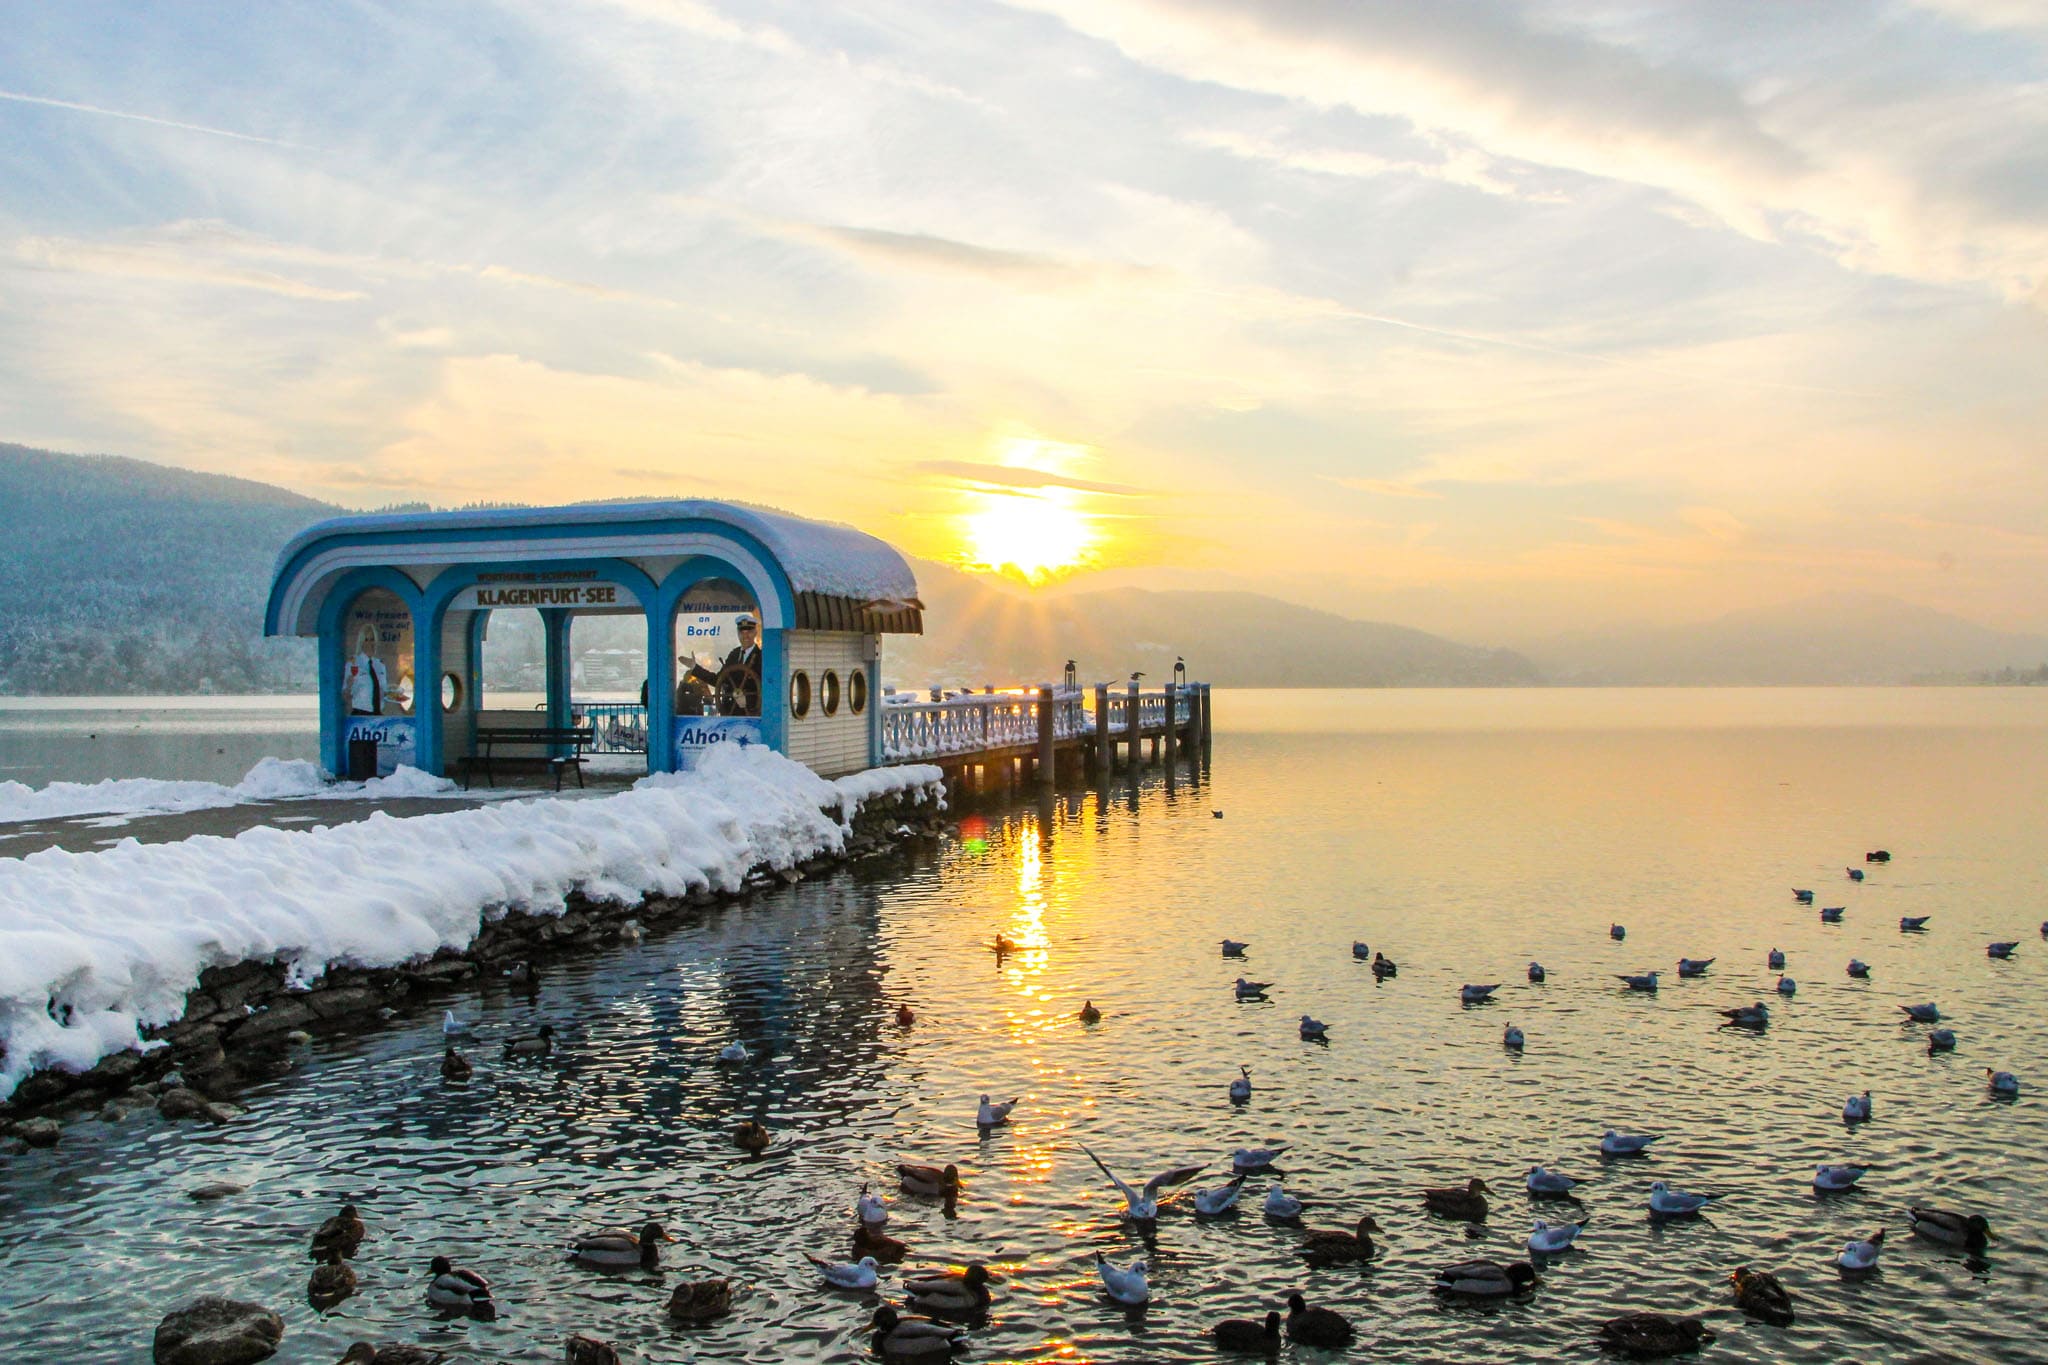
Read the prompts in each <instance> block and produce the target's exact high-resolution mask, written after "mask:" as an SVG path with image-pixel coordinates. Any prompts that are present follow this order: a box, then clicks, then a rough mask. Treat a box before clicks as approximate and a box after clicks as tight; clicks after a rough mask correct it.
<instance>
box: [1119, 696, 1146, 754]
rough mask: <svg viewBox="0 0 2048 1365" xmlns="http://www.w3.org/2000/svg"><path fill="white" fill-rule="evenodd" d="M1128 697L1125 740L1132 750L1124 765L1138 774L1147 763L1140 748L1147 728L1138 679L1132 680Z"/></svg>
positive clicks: (1125, 714) (1125, 712) (1125, 713)
mask: <svg viewBox="0 0 2048 1365" xmlns="http://www.w3.org/2000/svg"><path fill="white" fill-rule="evenodd" d="M1126 696H1127V698H1128V707H1127V709H1126V710H1125V711H1124V738H1125V740H1126V741H1128V742H1129V744H1130V750H1129V752H1128V753H1127V754H1126V755H1125V756H1124V765H1125V766H1126V767H1128V768H1130V769H1131V771H1133V772H1136V771H1137V770H1138V767H1139V765H1140V764H1142V763H1143V762H1144V761H1145V755H1144V753H1143V752H1142V750H1141V749H1140V748H1139V746H1140V745H1142V744H1143V743H1144V742H1145V727H1144V725H1143V724H1142V723H1141V722H1142V718H1143V716H1144V709H1143V708H1142V707H1140V706H1139V705H1138V680H1137V679H1136V678H1133V679H1131V688H1130V691H1129V692H1128V693H1127V694H1126Z"/></svg>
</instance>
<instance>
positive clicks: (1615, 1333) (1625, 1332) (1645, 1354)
mask: <svg viewBox="0 0 2048 1365" xmlns="http://www.w3.org/2000/svg"><path fill="white" fill-rule="evenodd" d="M1598 1336H1599V1338H1600V1344H1601V1345H1603V1346H1605V1347H1607V1348H1608V1349H1609V1350H1611V1351H1619V1352H1621V1353H1622V1354H1623V1355H1628V1356H1637V1357H1640V1358H1643V1359H1656V1358H1659V1357H1663V1356H1675V1355H1683V1354H1685V1353H1686V1352H1689V1351H1697V1350H1699V1348H1700V1347H1702V1346H1704V1345H1706V1344H1707V1343H1708V1342H1710V1341H1712V1340H1713V1339H1714V1334H1713V1333H1712V1332H1709V1331H1708V1330H1707V1325H1706V1324H1705V1323H1704V1322H1702V1321H1700V1320H1699V1319H1698V1318H1673V1317H1666V1316H1665V1315H1664V1314H1662V1313H1623V1314H1622V1315H1621V1316H1620V1317H1618V1318H1609V1319H1608V1320H1607V1321H1605V1322H1603V1323H1601V1324H1600V1330H1599V1333H1598Z"/></svg>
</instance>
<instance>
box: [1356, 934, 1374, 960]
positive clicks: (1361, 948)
mask: <svg viewBox="0 0 2048 1365" xmlns="http://www.w3.org/2000/svg"><path fill="white" fill-rule="evenodd" d="M1351 956H1353V957H1355V958H1357V959H1358V960H1359V961H1360V962H1370V961H1372V949H1371V948H1370V947H1368V946H1366V945H1365V944H1363V943H1360V942H1359V941H1358V940H1357V939H1353V940H1351Z"/></svg>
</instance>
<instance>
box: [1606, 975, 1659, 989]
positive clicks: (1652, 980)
mask: <svg viewBox="0 0 2048 1365" xmlns="http://www.w3.org/2000/svg"><path fill="white" fill-rule="evenodd" d="M1659 975H1661V973H1658V972H1644V973H1643V974H1642V975H1641V976H1628V975H1625V974H1623V973H1621V972H1616V973H1615V974H1614V979H1615V980H1616V981H1619V982H1621V983H1622V984H1623V985H1625V986H1627V987H1628V988H1629V989H1630V990H1632V991H1654V990H1656V989H1657V978H1658V976H1659Z"/></svg>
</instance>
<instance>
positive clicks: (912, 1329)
mask: <svg viewBox="0 0 2048 1365" xmlns="http://www.w3.org/2000/svg"><path fill="white" fill-rule="evenodd" d="M870 1325H871V1326H872V1327H873V1328H874V1336H875V1353H876V1354H877V1355H879V1356H881V1357H882V1359H883V1360H886V1361H902V1362H906V1365H908V1363H909V1362H915V1361H921V1360H944V1359H946V1358H947V1357H948V1356H951V1355H952V1354H953V1352H954V1351H956V1350H958V1349H960V1347H961V1346H963V1345H964V1344H966V1341H967V1329H966V1328H964V1327H954V1326H951V1325H949V1324H947V1323H943V1322H933V1321H932V1320H931V1319H930V1318H918V1317H905V1316H904V1315H903V1314H901V1313H899V1312H897V1311H896V1310H895V1309H894V1308H892V1307H890V1306H889V1305H888V1304H886V1303H885V1304H883V1305H882V1306H881V1307H880V1308H877V1309H876V1310H875V1316H874V1318H873V1320H872V1322H871V1323H870Z"/></svg>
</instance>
